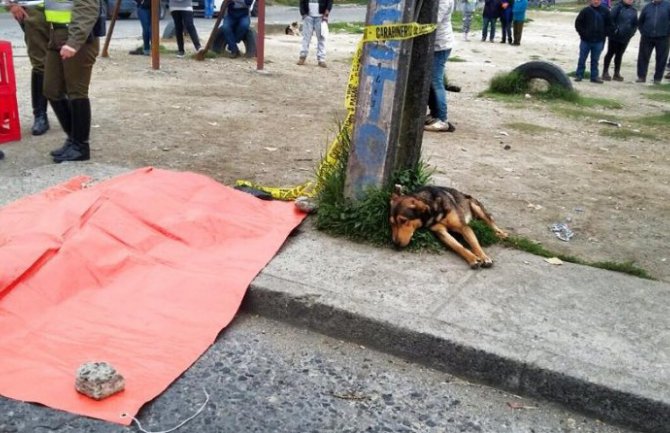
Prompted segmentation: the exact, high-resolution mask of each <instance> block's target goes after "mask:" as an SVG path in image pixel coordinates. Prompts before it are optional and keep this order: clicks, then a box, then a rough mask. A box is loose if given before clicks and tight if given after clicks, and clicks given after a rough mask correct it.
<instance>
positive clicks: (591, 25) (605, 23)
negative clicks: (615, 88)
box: [575, 0, 612, 84]
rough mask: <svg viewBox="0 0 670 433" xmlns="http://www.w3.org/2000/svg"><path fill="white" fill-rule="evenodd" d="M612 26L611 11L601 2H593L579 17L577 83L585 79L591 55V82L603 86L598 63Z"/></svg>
mask: <svg viewBox="0 0 670 433" xmlns="http://www.w3.org/2000/svg"><path fill="white" fill-rule="evenodd" d="M611 26H612V23H611V18H610V11H609V10H608V9H607V8H606V7H604V6H601V0H591V4H590V5H589V6H587V7H585V8H584V9H582V10H581V11H580V12H579V15H577V19H576V20H575V29H576V30H577V33H579V39H580V42H579V60H578V61H577V71H576V73H575V74H576V77H575V81H582V79H583V78H584V71H585V70H586V58H587V57H588V56H589V55H591V82H592V83H598V84H602V82H603V80H601V79H600V77H599V76H598V61H599V60H600V53H602V51H603V47H604V46H605V37H606V36H607V35H608V34H609V31H610V27H611Z"/></svg>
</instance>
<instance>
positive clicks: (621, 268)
mask: <svg viewBox="0 0 670 433" xmlns="http://www.w3.org/2000/svg"><path fill="white" fill-rule="evenodd" d="M587 264H588V265H589V266H593V267H594V268H600V269H607V270H608V271H614V272H621V273H624V274H629V275H635V276H636V277H639V278H644V279H647V280H655V279H656V278H654V277H652V276H651V275H649V273H648V272H647V271H646V270H644V269H642V268H639V267H637V266H635V263H634V262H623V263H619V262H589V263H587Z"/></svg>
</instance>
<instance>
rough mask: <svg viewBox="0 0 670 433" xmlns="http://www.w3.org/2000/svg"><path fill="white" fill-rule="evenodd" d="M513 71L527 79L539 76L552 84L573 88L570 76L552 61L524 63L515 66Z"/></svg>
mask: <svg viewBox="0 0 670 433" xmlns="http://www.w3.org/2000/svg"><path fill="white" fill-rule="evenodd" d="M512 72H518V73H519V74H521V75H523V76H524V77H525V78H526V80H532V79H533V78H539V79H541V80H546V81H547V82H549V84H550V85H557V86H561V87H565V88H566V89H570V90H572V89H573V88H572V81H570V77H568V76H567V75H566V74H565V72H563V70H562V69H561V68H559V67H558V66H556V65H554V64H553V63H550V62H543V61H534V62H527V63H523V64H521V65H519V66H517V67H516V68H514V70H513V71H512Z"/></svg>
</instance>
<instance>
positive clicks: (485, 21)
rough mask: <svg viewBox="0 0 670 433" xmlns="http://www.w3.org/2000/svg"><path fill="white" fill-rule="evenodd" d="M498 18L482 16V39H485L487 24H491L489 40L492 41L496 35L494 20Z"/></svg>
mask: <svg viewBox="0 0 670 433" xmlns="http://www.w3.org/2000/svg"><path fill="white" fill-rule="evenodd" d="M497 19H498V18H486V17H482V41H485V40H486V30H487V29H488V27H489V24H491V33H490V37H489V40H490V41H492V40H493V38H495V37H496V20H497Z"/></svg>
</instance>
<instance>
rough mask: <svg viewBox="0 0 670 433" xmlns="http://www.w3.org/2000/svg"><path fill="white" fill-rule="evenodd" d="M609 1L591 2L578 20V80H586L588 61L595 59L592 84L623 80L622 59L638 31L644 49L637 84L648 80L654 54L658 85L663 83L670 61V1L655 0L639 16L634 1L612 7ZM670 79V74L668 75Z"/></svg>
mask: <svg viewBox="0 0 670 433" xmlns="http://www.w3.org/2000/svg"><path fill="white" fill-rule="evenodd" d="M610 6H611V5H610V3H609V2H606V1H605V0H590V4H589V5H588V6H586V7H585V8H584V9H582V10H581V11H580V12H579V14H578V15H577V19H576V20H575V29H576V30H577V33H578V34H579V39H580V44H579V60H578V61H577V70H576V75H575V80H576V81H581V80H582V79H583V78H584V74H585V70H586V59H587V57H589V56H590V58H591V69H590V79H591V82H592V83H598V84H602V83H603V82H604V81H609V80H612V79H613V80H616V81H623V77H622V76H621V74H620V72H621V60H622V57H623V54H624V52H625V51H626V47H627V46H628V43H629V42H630V40H631V38H632V37H633V36H634V35H635V32H636V31H638V30H639V32H640V46H639V50H638V55H637V79H636V80H635V81H636V82H637V83H644V82H646V81H647V71H648V69H649V61H650V59H651V54H652V53H653V52H655V54H656V56H655V57H656V59H655V60H656V65H655V68H654V76H653V80H654V84H660V83H661V80H662V79H663V72H664V69H665V68H666V63H667V61H668V49H669V48H670V1H668V0H651V1H650V2H648V3H647V4H645V5H644V6H643V7H642V11H641V12H640V13H639V14H638V11H637V9H636V8H635V6H634V5H633V0H621V1H620V2H619V3H617V4H616V5H614V6H613V7H610ZM606 40H607V53H606V54H605V60H604V65H603V73H602V75H600V74H599V68H598V64H599V62H600V54H601V53H602V52H603V49H604V47H605V41H606ZM612 58H614V75H612V76H611V75H610V74H609V66H610V62H611V61H612ZM665 78H666V79H669V80H670V72H668V74H666V76H665Z"/></svg>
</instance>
